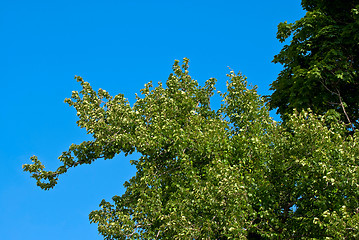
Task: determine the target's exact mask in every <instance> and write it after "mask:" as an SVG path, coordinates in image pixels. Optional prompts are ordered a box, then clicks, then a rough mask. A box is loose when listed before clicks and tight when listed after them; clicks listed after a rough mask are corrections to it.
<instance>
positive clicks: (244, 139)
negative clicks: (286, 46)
mask: <svg viewBox="0 0 359 240" xmlns="http://www.w3.org/2000/svg"><path fill="white" fill-rule="evenodd" d="M173 71H174V73H173V74H171V75H170V76H169V78H168V80H167V82H166V84H165V86H164V85H163V84H162V83H159V84H158V86H157V87H153V86H152V83H149V84H147V85H146V86H145V88H144V89H142V90H141V93H142V95H140V96H137V101H136V102H135V103H134V105H133V106H130V104H129V103H128V102H127V100H126V99H125V98H124V96H123V95H121V94H119V95H116V96H114V97H112V96H110V95H109V93H108V92H106V91H104V90H102V89H100V90H98V91H97V92H96V91H94V90H93V89H92V88H91V86H90V85H89V83H87V82H85V81H84V80H83V79H82V78H81V77H76V79H77V81H79V82H80V83H81V85H82V91H80V92H76V91H75V92H73V94H72V98H71V99H67V100H66V102H67V103H69V104H70V105H71V106H73V107H75V108H76V110H77V115H78V116H79V120H78V122H77V123H78V125H79V126H80V127H83V128H86V130H87V132H88V133H89V134H92V136H93V140H92V141H86V142H83V143H81V144H79V145H71V146H70V148H69V150H68V151H66V152H64V153H63V154H62V155H61V156H60V157H59V159H60V161H61V162H62V166H60V167H59V168H58V169H57V170H56V171H45V170H44V166H43V165H42V164H41V162H40V161H39V160H38V159H37V158H36V157H32V160H33V164H26V165H24V170H25V171H27V172H30V173H31V174H32V177H33V178H35V179H36V180H37V184H38V185H39V186H40V187H41V188H43V189H50V188H52V187H54V186H55V185H56V183H57V180H58V177H59V176H60V175H61V174H63V173H65V172H67V171H68V170H69V169H70V168H71V167H76V166H79V165H81V164H90V163H92V162H93V161H95V160H97V159H99V158H104V159H111V158H113V157H114V156H115V155H116V154H118V153H120V152H124V153H126V154H130V153H132V152H134V151H137V152H138V153H140V154H141V157H140V158H139V159H138V160H134V161H132V162H131V163H132V164H134V165H135V166H136V168H137V173H136V175H135V176H134V177H133V178H132V179H131V180H130V181H129V182H126V183H125V187H126V192H125V193H124V194H123V195H122V196H114V197H113V199H112V201H111V202H107V201H105V200H103V201H102V202H101V204H100V206H101V209H99V210H95V211H93V212H92V213H91V214H90V221H91V222H92V223H97V224H98V230H99V232H100V233H101V234H102V235H103V236H104V238H105V239H292V238H298V239H310V238H313V239H314V238H315V239H344V238H346V239H357V238H358V237H359V232H358V230H359V215H358V211H359V202H358V200H359V188H358V187H359V186H358V179H359V170H358V161H359V148H358V143H359V141H358V140H359V139H358V137H359V133H358V132H355V133H354V134H353V135H348V134H346V131H347V130H346V127H345V125H344V124H343V123H341V122H340V121H339V120H338V119H337V116H336V115H335V114H330V113H327V114H326V115H323V116H318V115H316V114H314V113H312V112H310V111H309V112H306V111H301V112H296V111H295V112H294V114H293V115H288V120H287V122H286V124H285V125H282V124H280V123H277V122H275V121H273V119H271V118H270V117H269V109H268V108H267V107H266V105H265V101H264V99H263V98H262V97H260V96H259V95H258V94H257V92H256V88H255V87H254V88H253V87H250V86H248V84H247V81H246V79H245V78H244V77H243V76H242V75H240V74H239V75H237V74H235V73H234V72H231V73H230V74H229V75H228V77H229V80H228V82H227V91H226V92H225V93H221V94H220V96H221V97H222V99H223V102H222V105H221V107H220V108H219V109H212V108H211V104H210V100H211V97H212V96H213V95H214V94H216V90H215V82H216V80H215V79H213V78H212V79H209V80H208V81H206V83H205V85H204V87H200V86H199V85H198V83H197V81H195V80H193V79H192V78H191V77H190V75H189V74H188V60H187V59H184V62H183V64H182V66H180V65H179V61H176V62H175V64H174V66H173Z"/></svg>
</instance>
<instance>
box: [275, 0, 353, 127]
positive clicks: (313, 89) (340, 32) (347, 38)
mask: <svg viewBox="0 0 359 240" xmlns="http://www.w3.org/2000/svg"><path fill="white" fill-rule="evenodd" d="M302 6H303V8H304V9H305V10H307V13H306V15H305V16H304V17H303V18H301V19H300V20H298V21H296V22H295V23H287V22H282V23H280V24H279V25H278V33H277V38H278V39H279V40H280V42H285V41H286V40H288V39H291V41H290V44H288V45H285V46H284V47H283V49H282V50H281V52H280V53H279V54H278V55H276V56H275V57H274V60H273V62H275V63H280V64H282V65H283V66H284V69H283V70H282V71H281V73H280V74H279V76H278V78H277V80H276V81H274V82H273V83H272V87H271V90H274V92H273V94H272V95H271V96H270V97H269V103H270V107H271V109H275V108H278V111H277V113H279V114H281V115H282V117H283V119H284V120H285V119H286V114H291V113H292V112H293V109H297V110H302V109H304V110H306V109H307V108H311V109H312V111H313V112H314V113H317V114H322V115H323V114H325V113H326V112H327V111H328V110H330V109H334V110H336V111H337V112H338V113H340V115H341V119H342V121H344V122H346V123H347V124H348V127H349V128H352V129H353V128H357V127H358V126H359V122H358V120H359V111H358V109H359V95H358V92H359V76H358V70H359V65H358V62H359V55H358V53H359V45H358V42H359V1H358V0H348V1H340V0H333V1H324V0H303V1H302Z"/></svg>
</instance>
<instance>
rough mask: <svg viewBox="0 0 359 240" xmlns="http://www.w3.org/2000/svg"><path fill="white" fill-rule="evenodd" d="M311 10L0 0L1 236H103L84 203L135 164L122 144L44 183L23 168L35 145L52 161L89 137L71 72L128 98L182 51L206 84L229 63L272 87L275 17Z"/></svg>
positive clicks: (288, 4) (236, 0) (282, 1)
mask: <svg viewBox="0 0 359 240" xmlns="http://www.w3.org/2000/svg"><path fill="white" fill-rule="evenodd" d="M304 14H305V12H304V11H303V10H302V8H301V6H300V1H299V0H290V1H288V0H272V1H266V0H257V1H242V0H231V1H229V0H228V1H227V0H222V1H218V0H217V1H210V0H206V1H200V0H192V1H187V0H183V1H170V0H166V1H165V0H161V1H160V0H157V1H156V0H153V1H151V0H128V1H124V0H102V1H99V0H98V1H92V0H86V1H84V0H71V1H70V0H61V1H57V0H53V1H48V0H47V1H45V0H43V1H40V0H31V1H24V0H23V1H21V0H19V1H18V0H1V1H0V56H1V57H0V90H1V95H2V99H3V102H2V109H1V111H0V126H1V129H2V131H1V138H0V163H1V167H0V206H1V210H0V233H1V236H0V239H4V240H15V239H16V240H17V239H21V240H23V239H27V240H32V239H36V240H48V239H52V240H57V239H61V240H63V239H70V240H71V239H89V240H98V239H102V237H101V236H100V235H98V232H97V225H95V224H90V223H89V220H88V214H89V213H90V212H91V211H92V210H96V209H98V205H99V203H100V202H101V200H102V199H106V200H110V199H111V197H112V196H114V195H121V194H123V193H124V188H123V183H124V182H125V181H127V180H129V179H130V178H131V177H132V176H133V175H134V174H135V168H134V167H133V166H131V165H130V164H129V160H131V159H134V158H137V157H138V156H136V155H133V156H129V157H126V158H125V157H124V156H122V155H119V156H117V157H116V158H114V159H112V160H107V161H104V160H102V159H99V160H97V161H96V162H94V163H93V164H91V165H86V166H85V165H82V166H79V167H77V168H74V169H71V170H69V171H68V173H66V174H65V175H63V176H61V177H60V179H59V183H58V184H57V185H56V187H55V188H54V189H52V190H49V191H43V190H41V189H40V188H38V187H37V186H36V184H35V180H34V179H31V178H30V174H28V173H25V172H23V171H22V164H25V163H30V162H31V161H30V159H29V158H30V156H32V155H37V156H38V157H39V159H40V160H41V161H42V162H43V163H44V165H45V166H46V169H48V170H55V169H56V168H57V167H58V166H59V161H58V159H57V157H58V156H60V155H61V153H62V152H63V151H65V150H67V149H68V147H69V146H70V145H71V144H72V143H77V144H78V143H81V142H82V141H84V140H89V139H90V136H88V135H86V132H85V131H84V130H83V129H80V128H79V127H77V125H76V121H77V117H76V111H75V110H74V109H72V108H70V107H69V106H68V105H67V104H65V103H64V102H63V101H64V99H65V98H67V97H70V96H71V91H73V90H80V87H79V84H78V83H77V82H76V81H75V80H74V76H75V75H79V76H82V77H83V78H84V79H85V81H88V82H90V84H91V85H92V86H93V88H94V89H95V90H97V89H98V88H103V89H105V90H107V91H109V92H110V93H111V94H112V95H116V94H118V93H123V94H125V96H126V97H127V98H128V99H129V101H130V103H131V105H132V104H133V103H134V99H135V93H139V90H140V89H141V88H143V86H144V84H145V83H147V82H149V81H153V82H155V83H157V82H158V81H163V82H165V81H166V79H167V77H168V75H169V74H170V73H171V70H172V68H171V67H172V64H173V62H174V60H175V59H180V60H181V59H183V58H184V57H187V58H189V59H190V68H189V71H190V75H191V76H192V77H193V78H194V79H197V80H198V81H199V82H200V84H203V83H204V81H205V80H207V79H208V78H211V77H214V78H217V79H218V86H219V88H220V89H224V87H225V82H226V81H227V77H226V74H227V73H229V69H228V66H229V67H230V68H231V69H233V70H234V71H235V72H239V71H241V72H242V73H243V74H244V75H246V76H247V77H248V81H249V82H250V83H252V84H255V85H258V87H259V89H258V92H259V93H260V94H262V95H266V94H269V93H270V92H269V85H270V83H271V82H273V81H274V80H275V79H276V77H277V75H278V73H279V71H280V70H281V69H282V67H281V66H280V65H275V64H273V63H271V61H272V59H273V56H274V55H275V54H277V53H279V51H280V49H281V48H282V46H283V45H282V44H281V43H279V41H278V40H277V39H276V32H277V25H278V23H279V22H283V21H288V22H293V21H295V20H298V19H299V18H301V17H302V16H303V15H304ZM273 116H274V114H273ZM276 118H277V119H278V117H276Z"/></svg>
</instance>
